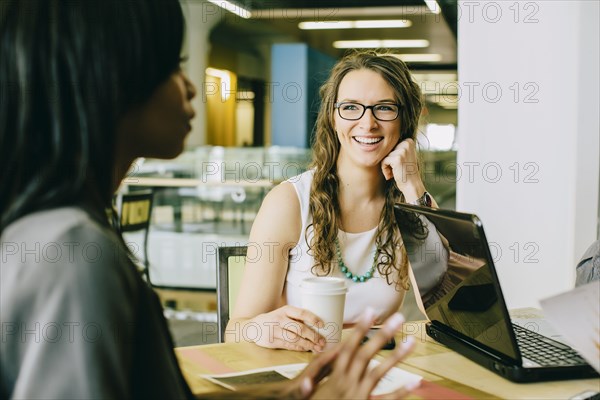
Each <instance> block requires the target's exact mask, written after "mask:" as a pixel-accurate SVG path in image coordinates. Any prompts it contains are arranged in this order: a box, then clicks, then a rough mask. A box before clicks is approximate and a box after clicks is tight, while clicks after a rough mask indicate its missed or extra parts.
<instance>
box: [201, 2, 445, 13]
mask: <svg viewBox="0 0 600 400" xmlns="http://www.w3.org/2000/svg"><path fill="white" fill-rule="evenodd" d="M209 1H210V0H209ZM425 5H426V6H427V8H429V11H431V12H432V13H433V14H439V13H440V12H441V11H442V10H441V9H440V5H439V4H438V3H437V1H435V0H425Z"/></svg>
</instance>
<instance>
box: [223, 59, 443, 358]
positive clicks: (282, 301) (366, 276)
mask: <svg viewBox="0 0 600 400" xmlns="http://www.w3.org/2000/svg"><path fill="white" fill-rule="evenodd" d="M421 107H422V102H421V92H420V90H419V86H418V85H417V84H416V83H415V82H413V81H412V78H411V75H410V73H409V71H408V69H407V67H406V65H405V64H404V63H403V62H402V61H400V60H399V59H397V58H395V57H392V56H385V55H383V56H382V55H378V54H376V53H375V52H363V53H355V54H352V55H350V56H347V57H345V58H343V59H342V60H341V61H339V62H338V63H337V64H336V65H335V66H334V68H333V70H332V71H331V74H330V77H329V79H328V81H327V82H326V83H325V84H324V85H323V86H322V88H321V108H320V110H319V115H318V117H317V124H316V128H315V132H314V141H313V145H312V149H313V160H314V162H313V165H312V169H311V170H309V171H307V172H305V173H303V174H301V175H299V176H297V177H294V178H291V179H289V180H288V181H286V182H284V183H282V184H281V185H279V186H278V187H276V188H275V189H273V190H272V191H271V192H269V194H268V195H267V197H266V198H265V201H264V203H263V206H262V207H261V209H260V211H259V213H258V216H257V218H256V220H255V222H254V226H253V227H252V231H251V233H250V243H252V244H253V245H254V246H258V248H259V249H260V254H263V255H266V254H268V255H269V256H268V257H266V256H264V257H257V258H255V259H254V260H247V261H246V269H245V271H244V277H243V281H242V286H241V289H240V293H239V295H238V300H237V303H236V306H235V309H234V312H233V315H232V319H231V321H230V323H229V328H230V329H228V330H230V332H231V333H232V334H238V333H239V332H240V330H241V331H242V332H243V331H244V327H245V326H246V325H248V326H249V324H252V326H253V327H256V326H259V327H262V328H263V334H262V335H257V336H256V338H255V339H254V341H255V342H256V343H257V344H259V345H261V346H265V347H284V348H291V349H295V350H321V349H322V348H323V346H324V344H325V338H323V337H322V336H321V335H315V334H314V332H313V330H312V329H311V328H310V326H311V325H315V324H317V323H319V321H320V320H319V318H318V316H316V315H315V314H313V313H311V312H309V311H308V310H303V309H301V308H299V307H300V306H301V299H300V297H301V296H300V283H301V281H302V280H303V279H304V278H306V277H309V276H313V275H317V276H336V277H341V278H344V279H346V278H347V279H348V281H347V283H348V286H349V291H348V294H347V295H346V304H345V310H344V323H345V324H353V323H354V322H355V321H357V319H358V316H359V315H360V313H361V312H362V311H363V310H364V309H365V307H372V308H373V309H374V310H375V312H376V321H378V322H381V321H383V320H384V319H385V318H386V317H387V316H389V315H391V314H392V313H394V312H395V311H396V310H398V309H399V308H400V306H401V304H402V300H403V298H404V294H405V290H406V289H407V288H408V262H407V258H406V253H405V251H404V249H403V247H402V246H401V238H400V235H399V230H398V229H399V227H398V226H397V224H396V222H395V218H394V213H393V204H394V203H395V202H400V201H408V202H417V201H421V202H424V203H429V204H433V205H435V203H431V202H430V201H429V200H430V198H429V195H428V193H427V192H426V191H425V186H424V185H423V182H422V180H421V176H420V174H419V171H418V165H417V155H416V147H415V141H414V138H415V135H416V133H417V126H418V121H419V117H420V114H421ZM403 228H405V229H411V227H410V226H406V227H403ZM257 287H260V288H261V293H262V296H260V297H257V296H256V295H255V293H256V292H255V291H256V288H257ZM248 340H251V339H250V338H248Z"/></svg>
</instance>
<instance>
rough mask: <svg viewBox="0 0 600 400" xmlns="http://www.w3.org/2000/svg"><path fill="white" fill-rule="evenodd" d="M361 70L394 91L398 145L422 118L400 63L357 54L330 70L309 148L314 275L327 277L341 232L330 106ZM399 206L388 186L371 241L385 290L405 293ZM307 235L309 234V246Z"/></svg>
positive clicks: (396, 192)
mask: <svg viewBox="0 0 600 400" xmlns="http://www.w3.org/2000/svg"><path fill="white" fill-rule="evenodd" d="M360 69H366V70H371V71H374V72H377V73H378V74H379V75H381V77H382V78H383V79H384V80H385V81H386V82H387V83H388V84H389V85H390V86H391V87H392V89H393V90H394V94H395V97H396V99H395V100H396V101H397V103H398V104H400V113H399V116H398V118H400V121H401V124H400V140H401V141H402V140H404V139H407V138H412V139H414V138H415V136H416V133H417V128H418V124H419V117H420V115H421V109H422V96H421V90H420V88H419V86H418V85H417V84H416V83H415V82H414V81H413V80H412V77H411V75H410V72H409V70H408V68H407V66H406V64H405V63H404V62H402V61H401V60H400V59H398V58H396V57H394V56H392V55H381V54H377V53H376V52H373V51H368V52H356V53H353V54H350V55H348V56H346V57H344V58H343V59H342V60H340V61H339V62H338V63H337V64H336V65H335V66H334V67H333V69H332V71H331V74H330V75H329V79H328V80H327V81H326V82H325V84H323V86H321V89H320V96H321V105H320V109H319V115H318V117H317V122H316V125H315V130H314V132H313V142H312V152H313V162H312V164H311V168H313V169H314V178H313V182H312V186H311V189H310V201H309V210H310V213H311V215H312V217H313V221H312V224H311V225H309V226H308V227H307V228H306V240H307V244H308V246H309V248H310V251H311V253H312V256H313V257H314V259H315V265H314V266H313V273H315V274H317V272H319V274H321V273H324V274H325V275H327V274H329V273H330V272H331V266H330V263H331V262H332V260H335V248H334V243H335V240H336V238H337V234H338V229H339V228H340V227H341V221H340V215H341V212H340V204H339V199H338V191H339V178H338V176H337V172H336V162H337V159H338V155H339V152H340V142H339V140H338V138H337V134H336V132H335V129H334V112H335V108H334V104H335V102H336V101H337V94H338V89H339V86H340V83H341V81H342V79H343V78H344V77H345V76H346V74H348V73H349V72H351V71H355V70H360ZM399 201H403V195H402V193H401V192H400V190H399V189H398V186H396V182H395V180H394V179H390V180H388V181H386V183H385V205H384V207H383V210H382V212H381V217H380V219H379V224H378V228H377V236H376V239H375V242H376V248H377V252H378V254H377V260H378V262H377V271H378V272H379V273H380V274H381V276H385V277H386V280H387V283H388V284H392V283H395V284H396V288H397V289H398V288H399V287H402V288H404V289H408V286H409V283H408V282H409V279H408V261H407V257H406V251H405V249H404V248H403V247H402V248H401V246H400V243H401V240H400V232H399V230H398V226H397V225H396V223H395V217H394V203H396V202H399ZM309 233H311V234H312V237H311V239H310V240H309V237H310V235H309ZM309 241H310V242H309ZM396 249H401V254H400V257H401V259H402V260H401V261H402V263H401V265H398V264H399V262H398V259H397V258H398V254H397V251H396Z"/></svg>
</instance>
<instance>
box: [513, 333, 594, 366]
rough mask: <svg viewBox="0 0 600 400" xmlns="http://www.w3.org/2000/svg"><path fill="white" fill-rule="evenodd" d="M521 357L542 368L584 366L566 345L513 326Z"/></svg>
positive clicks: (582, 361)
mask: <svg viewBox="0 0 600 400" xmlns="http://www.w3.org/2000/svg"><path fill="white" fill-rule="evenodd" d="M513 330H514V331H515V335H516V337H517V343H518V344H519V348H520V350H521V355H522V356H523V357H524V358H527V359H529V360H531V361H534V362H536V363H538V364H540V365H542V366H570V365H582V364H586V362H585V360H584V359H583V358H581V357H580V356H579V354H577V352H575V350H573V349H572V348H571V347H569V346H567V345H566V344H562V343H559V342H556V341H554V340H552V339H550V338H547V337H546V336H543V335H540V334H539V333H536V332H533V331H530V330H529V329H525V328H523V327H521V326H519V325H516V324H513Z"/></svg>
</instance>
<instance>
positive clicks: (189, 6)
mask: <svg viewBox="0 0 600 400" xmlns="http://www.w3.org/2000/svg"><path fill="white" fill-rule="evenodd" d="M181 6H182V8H183V13H184V16H185V25H186V33H185V43H184V46H183V54H184V55H186V56H188V62H187V64H186V67H185V68H186V72H187V73H188V77H189V78H190V79H191V81H192V82H193V83H194V84H195V85H196V90H197V95H196V98H195V99H194V100H193V101H192V105H193V106H194V109H195V111H196V118H194V121H193V122H192V132H190V135H189V136H188V138H187V141H186V147H188V148H192V147H196V146H199V145H203V144H205V143H206V95H207V90H206V88H205V85H204V81H205V70H206V67H207V66H208V65H207V64H208V54H209V51H210V42H209V35H210V31H211V29H212V28H213V27H214V26H215V25H216V24H217V23H218V22H219V20H220V19H221V18H222V17H223V14H224V13H226V12H227V11H225V10H223V9H221V8H220V7H218V6H216V5H214V4H212V3H209V2H208V1H205V0H182V1H181Z"/></svg>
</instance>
